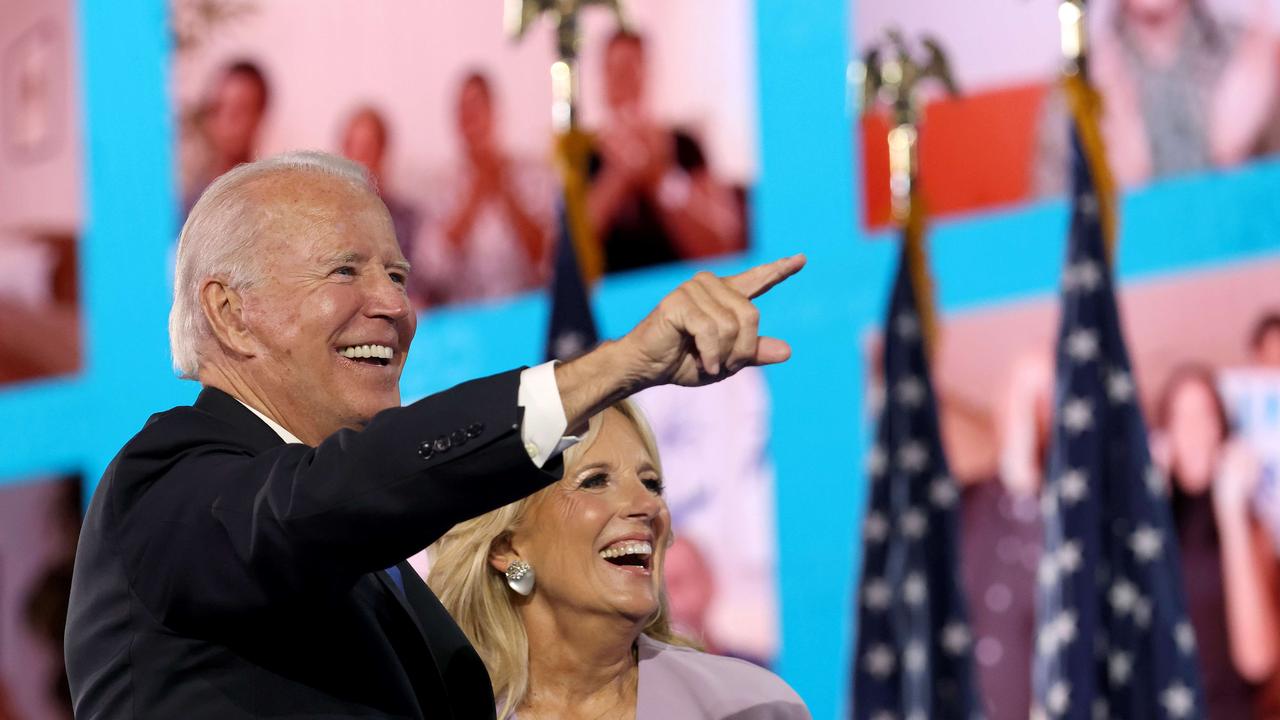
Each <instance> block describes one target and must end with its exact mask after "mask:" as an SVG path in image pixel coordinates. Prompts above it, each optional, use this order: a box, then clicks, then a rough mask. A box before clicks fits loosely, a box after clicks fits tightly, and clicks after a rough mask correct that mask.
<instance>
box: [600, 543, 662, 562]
mask: <svg viewBox="0 0 1280 720" xmlns="http://www.w3.org/2000/svg"><path fill="white" fill-rule="evenodd" d="M652 554H653V545H651V544H650V543H647V542H645V541H643V540H624V541H622V542H619V543H614V544H612V545H610V546H609V547H607V548H605V549H603V550H601V551H600V557H602V558H606V559H608V558H616V557H622V556H623V555H652Z"/></svg>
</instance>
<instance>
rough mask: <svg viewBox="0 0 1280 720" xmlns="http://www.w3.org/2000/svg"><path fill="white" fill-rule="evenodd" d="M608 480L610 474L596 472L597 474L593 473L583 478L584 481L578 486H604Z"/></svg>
mask: <svg viewBox="0 0 1280 720" xmlns="http://www.w3.org/2000/svg"><path fill="white" fill-rule="evenodd" d="M607 482H609V476H608V475H606V474H604V473H596V474H595V475H592V476H590V477H588V478H586V479H585V480H583V481H582V482H580V483H578V487H584V488H598V487H604V486H605V483H607Z"/></svg>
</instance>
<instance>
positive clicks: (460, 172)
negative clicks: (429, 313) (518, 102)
mask: <svg viewBox="0 0 1280 720" xmlns="http://www.w3.org/2000/svg"><path fill="white" fill-rule="evenodd" d="M495 105H496V103H495V99H494V93H493V85H492V83H491V82H490V80H489V77H488V76H487V75H485V74H484V73H482V72H479V71H473V72H470V73H468V74H467V75H466V76H465V77H464V78H463V80H462V83H461V84H460V85H459V87H458V96H457V104H456V106H455V120H456V127H457V131H458V139H459V145H460V149H461V162H460V163H459V164H458V165H457V167H455V168H453V169H451V170H450V171H449V172H448V173H446V174H444V175H441V176H440V177H438V178H436V180H435V182H433V183H432V186H431V188H430V189H429V192H428V193H427V195H426V204H427V209H426V224H425V226H424V236H423V238H422V240H421V241H420V243H419V245H418V247H417V248H416V251H415V253H414V258H413V259H414V262H415V263H416V264H418V265H420V266H422V268H423V273H422V274H421V275H419V278H418V279H419V280H420V281H422V282H423V283H424V284H425V286H426V287H427V291H428V292H429V293H430V294H431V296H432V297H431V300H432V301H433V302H435V303H454V302H466V301H471V300H482V299H486V298H495V297H505V296H507V295H512V294H515V293H518V292H522V291H525V290H530V289H532V288H535V287H539V286H541V285H542V284H543V283H544V282H545V281H546V278H547V276H548V273H549V271H550V257H551V255H550V245H551V240H552V237H553V229H554V227H555V207H556V188H557V185H556V182H555V178H554V176H553V175H552V173H551V170H550V168H549V167H547V166H546V165H544V164H540V163H535V162H528V161H523V160H519V159H517V158H515V157H513V156H512V155H511V154H510V153H508V152H507V151H506V150H504V149H503V147H502V144H501V141H500V139H499V137H498V114H497V110H496V108H495Z"/></svg>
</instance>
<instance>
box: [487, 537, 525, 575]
mask: <svg viewBox="0 0 1280 720" xmlns="http://www.w3.org/2000/svg"><path fill="white" fill-rule="evenodd" d="M518 557H520V556H519V555H517V554H516V551H515V548H513V547H512V546H511V533H509V532H504V533H502V534H501V535H499V536H498V537H496V538H494V539H493V542H492V543H490V544H489V567H492V568H493V569H494V570H497V571H498V572H500V573H505V572H506V571H507V567H508V566H510V565H511V563H512V562H514V561H515V559H516V558H518Z"/></svg>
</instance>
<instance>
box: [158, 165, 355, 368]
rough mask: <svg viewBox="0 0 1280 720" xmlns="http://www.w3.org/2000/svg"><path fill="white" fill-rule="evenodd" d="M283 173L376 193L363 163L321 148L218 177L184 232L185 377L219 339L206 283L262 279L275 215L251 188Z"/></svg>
mask: <svg viewBox="0 0 1280 720" xmlns="http://www.w3.org/2000/svg"><path fill="white" fill-rule="evenodd" d="M283 173H315V174H320V175H327V176H330V177H336V178H340V179H342V180H346V181H348V182H350V183H351V184H352V186H353V187H356V188H358V189H360V190H364V191H367V192H370V193H375V194H376V189H375V188H374V186H373V183H372V181H371V180H370V179H369V174H368V173H367V172H365V170H364V168H363V167H361V166H360V165H358V164H356V163H354V162H351V161H350V160H347V159H345V158H341V157H338V156H336V155H329V154H327V153H322V152H315V151H302V152H289V153H284V154H281V155H275V156H272V157H269V158H266V159H263V160H259V161H257V162H251V163H245V164H243V165H239V166H237V167H235V168H234V169H232V170H231V171H229V172H227V173H225V174H223V175H222V176H221V177H219V178H218V179H217V180H214V181H213V183H212V184H210V185H209V187H208V188H207V189H206V190H205V191H204V193H202V194H201V195H200V199H199V200H198V201H197V202H196V204H195V207H193V208H191V214H190V215H188V216H187V221H186V223H184V224H183V226H182V233H181V234H180V235H179V236H178V261H177V265H176V267H175V268H174V282H173V309H172V310H171V311H170V312H169V345H170V348H171V350H172V352H173V367H174V369H175V370H177V371H178V374H179V375H181V376H182V377H184V378H195V377H196V376H197V375H198V374H199V372H200V362H201V357H202V353H204V352H205V351H206V346H207V343H208V341H209V340H210V339H211V338H212V337H213V328H212V327H211V326H210V325H209V320H208V319H207V318H206V317H205V316H204V312H203V311H202V310H201V309H200V286H201V285H203V284H204V281H205V280H207V279H209V278H220V279H221V280H223V281H224V282H226V283H227V285H228V286H229V287H232V288H244V287H249V286H251V285H253V284H254V283H256V282H258V281H259V280H260V279H261V272H262V270H261V264H260V263H259V262H258V253H255V252H254V245H255V244H256V243H257V241H258V240H259V239H260V236H261V235H262V231H263V229H264V226H265V225H266V221H267V219H268V218H269V217H270V213H268V212H264V211H263V208H262V207H260V206H255V205H256V201H255V200H254V199H253V197H252V193H251V192H249V190H248V187H249V185H250V184H251V183H252V182H253V181H255V180H258V179H261V178H262V177H264V176H267V175H275V174H283Z"/></svg>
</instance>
